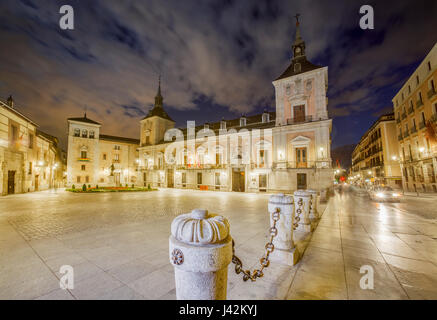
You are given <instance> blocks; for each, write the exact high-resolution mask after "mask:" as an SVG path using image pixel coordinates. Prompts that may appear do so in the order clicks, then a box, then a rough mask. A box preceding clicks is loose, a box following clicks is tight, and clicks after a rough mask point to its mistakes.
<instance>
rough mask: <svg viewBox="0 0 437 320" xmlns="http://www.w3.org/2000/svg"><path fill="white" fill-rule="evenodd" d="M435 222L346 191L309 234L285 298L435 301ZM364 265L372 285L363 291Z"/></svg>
mask: <svg viewBox="0 0 437 320" xmlns="http://www.w3.org/2000/svg"><path fill="white" fill-rule="evenodd" d="M436 237H437V224H436V223H435V220H434V221H431V222H430V221H429V220H426V219H423V218H421V217H419V216H416V215H412V214H408V213H405V212H400V211H399V210H397V209H396V208H393V207H390V206H387V205H385V204H379V203H373V202H369V201H366V200H364V199H362V198H359V197H352V196H351V195H349V194H344V195H336V196H335V197H334V198H332V199H331V201H330V203H329V206H328V209H327V210H326V212H325V214H324V215H323V217H322V220H321V221H320V223H319V226H318V227H317V230H316V231H315V232H314V234H313V236H312V238H311V241H310V243H309V245H308V248H307V250H306V252H305V255H304V257H303V259H302V260H301V262H300V264H299V268H298V270H297V271H296V275H295V276H294V278H293V280H292V284H291V286H290V290H289V291H288V294H287V299H352V300H355V299H378V300H382V299H383V300H386V299H437V241H436V240H435V239H436ZM363 266H370V267H372V269H373V270H374V289H373V290H363V289H361V287H360V280H361V278H362V276H363V275H364V274H362V273H360V269H361V268H362V267H363Z"/></svg>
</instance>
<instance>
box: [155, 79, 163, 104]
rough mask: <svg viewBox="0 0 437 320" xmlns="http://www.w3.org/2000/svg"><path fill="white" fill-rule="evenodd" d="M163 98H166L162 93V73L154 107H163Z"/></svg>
mask: <svg viewBox="0 0 437 320" xmlns="http://www.w3.org/2000/svg"><path fill="white" fill-rule="evenodd" d="M163 100H164V98H163V97H162V95H161V75H159V82H158V93H157V94H156V97H155V106H154V108H162V107H163Z"/></svg>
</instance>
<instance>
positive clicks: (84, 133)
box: [82, 130, 88, 138]
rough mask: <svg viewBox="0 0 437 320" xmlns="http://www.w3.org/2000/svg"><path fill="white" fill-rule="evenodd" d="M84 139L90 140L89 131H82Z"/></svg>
mask: <svg viewBox="0 0 437 320" xmlns="http://www.w3.org/2000/svg"><path fill="white" fill-rule="evenodd" d="M82 138H88V131H87V130H82Z"/></svg>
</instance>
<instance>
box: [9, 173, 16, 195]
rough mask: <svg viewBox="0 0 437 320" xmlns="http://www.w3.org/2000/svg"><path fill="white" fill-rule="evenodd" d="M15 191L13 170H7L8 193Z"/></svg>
mask: <svg viewBox="0 0 437 320" xmlns="http://www.w3.org/2000/svg"><path fill="white" fill-rule="evenodd" d="M14 193H15V171H8V194H14Z"/></svg>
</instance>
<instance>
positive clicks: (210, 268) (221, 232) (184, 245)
mask: <svg viewBox="0 0 437 320" xmlns="http://www.w3.org/2000/svg"><path fill="white" fill-rule="evenodd" d="M169 243H170V246H169V254H170V263H172V264H173V267H174V270H175V282H176V299H177V300H226V290H227V284H228V265H229V264H230V263H231V261H232V238H231V235H230V230H229V222H228V220H227V219H226V218H224V217H222V216H218V215H215V214H208V211H207V210H201V209H196V210H193V211H192V212H191V213H188V214H183V215H180V216H178V217H176V218H175V219H174V220H173V222H172V224H171V236H170V240H169Z"/></svg>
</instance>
